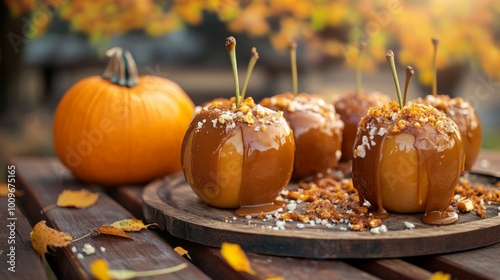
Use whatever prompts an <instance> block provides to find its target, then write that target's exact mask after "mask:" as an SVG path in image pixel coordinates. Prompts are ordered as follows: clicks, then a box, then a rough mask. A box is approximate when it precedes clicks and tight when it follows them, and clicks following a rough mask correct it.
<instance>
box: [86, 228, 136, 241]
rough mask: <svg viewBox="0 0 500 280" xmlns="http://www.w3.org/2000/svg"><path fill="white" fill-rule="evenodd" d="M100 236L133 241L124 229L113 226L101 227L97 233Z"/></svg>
mask: <svg viewBox="0 0 500 280" xmlns="http://www.w3.org/2000/svg"><path fill="white" fill-rule="evenodd" d="M95 232H96V233H98V234H105V235H112V236H118V237H123V238H128V239H132V237H130V236H129V235H128V234H127V233H125V231H123V229H121V228H116V227H113V226H104V225H103V226H100V227H99V228H98V229H96V231H95Z"/></svg>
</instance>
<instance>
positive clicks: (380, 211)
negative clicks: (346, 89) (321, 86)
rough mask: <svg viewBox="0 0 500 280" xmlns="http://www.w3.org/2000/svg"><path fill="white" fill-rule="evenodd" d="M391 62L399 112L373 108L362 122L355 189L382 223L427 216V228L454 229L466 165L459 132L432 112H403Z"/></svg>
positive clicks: (417, 107) (415, 108) (412, 108)
mask: <svg viewBox="0 0 500 280" xmlns="http://www.w3.org/2000/svg"><path fill="white" fill-rule="evenodd" d="M387 56H388V60H389V61H390V63H391V67H392V71H393V76H394V82H395V84H396V90H397V92H398V99H399V106H398V104H396V103H395V102H391V103H389V104H385V105H382V106H377V107H373V108H371V109H370V110H369V111H368V113H367V115H366V116H365V117H363V118H362V119H361V122H360V124H359V129H358V133H357V136H356V140H355V142H354V147H355V149H354V152H353V155H354V158H353V166H352V180H353V185H354V187H355V188H356V189H357V190H358V192H359V195H360V198H361V200H367V201H368V202H369V203H370V204H371V209H372V211H373V214H374V215H375V216H377V217H381V218H383V217H387V216H388V215H389V214H388V212H387V211H391V212H397V213H418V212H424V215H423V217H422V221H423V222H424V223H425V224H430V225H445V224H451V223H454V222H456V221H457V220H458V216H457V214H456V213H455V211H454V209H453V208H452V207H450V201H451V199H452V196H453V191H454V189H455V186H456V184H457V182H458V180H459V178H460V173H461V172H462V170H463V166H464V161H465V156H464V152H463V147H462V141H461V137H460V132H459V131H458V127H457V125H456V124H455V123H454V122H453V121H452V120H451V119H450V118H448V117H447V116H446V115H445V114H444V113H442V112H440V111H438V110H437V109H436V108H434V107H432V106H428V105H425V104H411V105H407V106H404V99H403V98H402V97H401V91H400V89H399V83H398V81H397V75H396V70H395V66H394V54H393V53H392V51H389V52H388V54H387ZM408 70H409V71H407V74H411V73H412V70H411V69H408ZM408 81H409V78H407V83H406V84H407V85H408ZM407 88H408V87H407V86H406V89H407ZM405 92H406V90H405ZM405 95H406V94H405Z"/></svg>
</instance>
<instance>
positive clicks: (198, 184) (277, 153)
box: [181, 37, 295, 216]
mask: <svg viewBox="0 0 500 280" xmlns="http://www.w3.org/2000/svg"><path fill="white" fill-rule="evenodd" d="M235 45H236V41H235V39H234V38H233V37H229V38H227V41H226V47H227V49H228V51H229V53H230V57H231V61H232V65H233V71H234V72H235V88H236V90H235V91H236V97H233V98H231V99H230V100H227V99H216V100H214V101H213V102H210V103H208V104H205V105H204V106H203V107H200V108H199V109H198V112H197V113H196V115H195V116H194V118H193V120H192V122H191V124H190V125H189V128H188V130H187V132H186V135H185V137H184V140H183V143H182V158H181V160H182V169H183V171H184V175H185V177H186V180H187V182H188V183H189V184H190V186H191V187H192V189H193V191H194V192H195V193H196V194H197V196H198V197H199V198H200V199H201V200H202V201H204V202H206V203H207V204H209V205H211V206H214V207H220V208H238V209H237V210H236V215H240V216H245V215H257V214H258V213H259V212H261V211H262V212H264V213H269V212H273V211H276V210H278V209H279V208H280V207H281V205H279V204H275V203H274V201H275V199H276V197H277V196H278V194H279V192H280V191H281V190H283V189H284V188H285V187H286V185H287V184H288V182H289V180H290V177H291V175H292V169H293V156H294V152H295V142H294V138H293V134H292V130H291V129H290V127H289V126H288V124H287V122H286V120H285V119H284V118H283V114H282V113H281V112H276V111H273V110H271V109H268V108H265V107H263V106H261V105H258V104H255V103H254V101H253V99H252V98H246V99H245V100H240V98H241V96H240V94H239V86H238V76H237V74H236V59H235V54H234V53H235V50H234V49H235Z"/></svg>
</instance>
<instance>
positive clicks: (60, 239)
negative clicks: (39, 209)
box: [30, 221, 73, 257]
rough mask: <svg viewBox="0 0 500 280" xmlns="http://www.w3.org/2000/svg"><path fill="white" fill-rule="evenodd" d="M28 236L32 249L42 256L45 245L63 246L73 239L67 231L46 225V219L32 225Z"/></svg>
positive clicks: (45, 249)
mask: <svg viewBox="0 0 500 280" xmlns="http://www.w3.org/2000/svg"><path fill="white" fill-rule="evenodd" d="M30 237H31V245H32V246H33V249H34V250H35V252H37V253H38V254H39V255H40V256H42V257H43V256H44V255H45V253H47V247H64V246H67V245H68V244H70V243H71V240H72V239H73V237H72V236H71V235H69V234H68V233H65V232H61V231H57V230H55V229H53V228H50V227H48V226H47V225H46V221H40V222H38V223H37V224H36V225H35V226H34V227H33V230H32V231H31V233H30Z"/></svg>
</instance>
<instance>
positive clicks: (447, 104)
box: [414, 95, 482, 170]
mask: <svg viewBox="0 0 500 280" xmlns="http://www.w3.org/2000/svg"><path fill="white" fill-rule="evenodd" d="M414 102H417V103H423V104H428V105H431V106H434V107H436V108H437V109H438V110H440V111H442V112H443V113H445V114H446V115H447V116H448V117H449V118H450V119H452V120H453V121H454V122H455V123H456V124H457V126H458V130H459V131H460V134H461V136H462V143H463V147H464V151H465V156H466V157H465V170H470V169H471V168H472V166H473V165H474V163H475V162H476V159H477V156H478V154H479V150H480V149H481V140H482V133H481V121H480V119H479V116H478V114H477V112H476V110H474V108H473V107H472V106H471V105H470V103H468V102H467V101H465V100H463V99H462V98H460V97H456V98H451V97H450V96H448V95H438V96H433V95H427V96H426V97H425V98H419V99H417V100H415V101H414Z"/></svg>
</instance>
